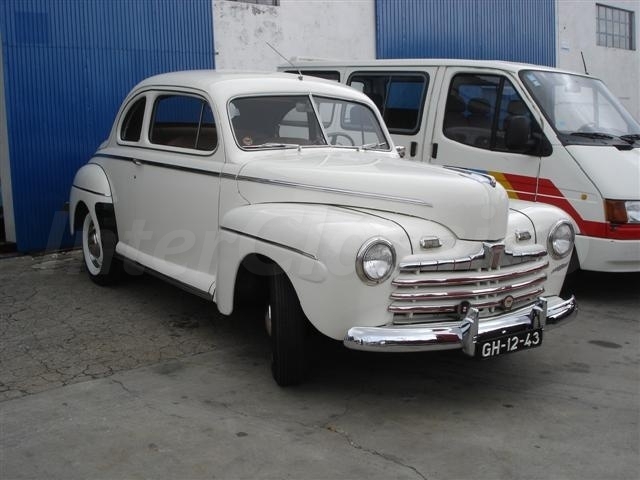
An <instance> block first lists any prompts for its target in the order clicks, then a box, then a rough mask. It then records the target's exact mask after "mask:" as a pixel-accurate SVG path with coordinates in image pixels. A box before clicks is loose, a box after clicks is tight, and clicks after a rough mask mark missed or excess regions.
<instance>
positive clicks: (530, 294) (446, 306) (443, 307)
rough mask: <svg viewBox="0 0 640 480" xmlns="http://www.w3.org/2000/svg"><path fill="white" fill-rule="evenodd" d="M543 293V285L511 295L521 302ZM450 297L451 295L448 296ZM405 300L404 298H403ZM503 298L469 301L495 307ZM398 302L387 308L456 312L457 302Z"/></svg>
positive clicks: (474, 304) (486, 306) (473, 304)
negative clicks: (437, 303)
mask: <svg viewBox="0 0 640 480" xmlns="http://www.w3.org/2000/svg"><path fill="white" fill-rule="evenodd" d="M542 293H544V287H540V288H537V289H535V290H533V291H531V292H527V293H525V294H523V295H519V296H517V297H513V300H514V302H521V301H523V300H529V299H531V298H534V297H537V296H538V295H541V294H542ZM449 298H451V297H449ZM405 301H406V300H405ZM502 301H503V299H498V300H491V301H485V302H474V303H471V306H472V307H475V308H479V309H480V308H495V307H500V306H502ZM398 303H399V302H394V303H392V304H391V305H389V307H388V308H387V310H388V311H390V312H392V313H401V314H408V313H414V314H420V313H457V312H458V307H459V306H460V304H459V303H455V304H453V303H445V304H441V305H432V304H431V305H421V304H419V303H405V304H400V305H398Z"/></svg>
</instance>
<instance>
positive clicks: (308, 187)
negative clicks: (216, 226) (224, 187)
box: [236, 175, 433, 208]
mask: <svg viewBox="0 0 640 480" xmlns="http://www.w3.org/2000/svg"><path fill="white" fill-rule="evenodd" d="M236 179H237V180H238V181H244V182H254V183H261V184H264V185H276V186H279V187H292V188H301V189H303V190H312V191H315V192H323V193H338V194H341V195H350V196H353V197H363V198H371V199H374V200H391V201H394V202H400V203H409V204H411V205H420V206H422V207H429V208H433V204H431V203H429V202H425V201H423V200H418V199H415V198H407V197H394V196H390V195H381V194H378V193H370V192H358V191H355V190H344V189H341V188H331V187H322V186H319V185H309V184H304V183H296V182H287V181H284V180H269V179H266V178H257V177H247V176H245V175H238V176H237V177H236Z"/></svg>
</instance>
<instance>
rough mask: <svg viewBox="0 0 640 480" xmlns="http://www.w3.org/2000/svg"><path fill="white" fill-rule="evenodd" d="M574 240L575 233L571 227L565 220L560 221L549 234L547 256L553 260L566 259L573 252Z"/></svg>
mask: <svg viewBox="0 0 640 480" xmlns="http://www.w3.org/2000/svg"><path fill="white" fill-rule="evenodd" d="M575 238H576V232H575V230H574V229H573V225H572V224H571V223H570V222H568V221H566V220H560V221H559V222H558V223H556V224H555V225H554V226H553V228H552V229H551V231H550V232H549V238H548V239H547V245H548V247H549V254H550V255H551V256H552V257H553V258H555V259H560V258H564V257H566V256H567V255H569V254H570V253H571V250H573V242H574V240H575Z"/></svg>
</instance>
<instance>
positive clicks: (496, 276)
mask: <svg viewBox="0 0 640 480" xmlns="http://www.w3.org/2000/svg"><path fill="white" fill-rule="evenodd" d="M548 266H549V262H544V263H541V264H539V265H528V266H527V268H522V269H519V270H516V271H512V272H509V271H504V270H497V271H493V272H488V273H478V274H477V275H465V276H459V277H445V278H432V277H431V278H421V277H419V278H398V277H396V278H395V279H394V280H393V281H392V282H391V284H392V285H394V286H396V287H400V288H402V287H423V286H424V287H426V286H441V285H447V286H454V285H466V284H470V283H478V282H495V281H499V280H508V279H511V278H518V277H523V276H525V275H529V274H531V273H536V272H538V271H540V270H544V269H545V268H547V267H548ZM452 274H454V275H455V273H454V272H452Z"/></svg>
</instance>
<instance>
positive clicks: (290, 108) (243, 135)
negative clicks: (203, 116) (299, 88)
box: [229, 95, 390, 150]
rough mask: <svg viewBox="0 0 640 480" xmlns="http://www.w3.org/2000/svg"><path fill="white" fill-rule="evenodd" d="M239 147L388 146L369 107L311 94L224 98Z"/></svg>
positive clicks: (381, 148) (370, 147) (259, 148)
mask: <svg viewBox="0 0 640 480" xmlns="http://www.w3.org/2000/svg"><path fill="white" fill-rule="evenodd" d="M229 117H230V119H231V125H232V127H233V132H234V135H235V138H236V142H237V143H238V145H239V146H240V148H242V149H244V150H263V149H280V148H303V147H312V146H328V145H334V146H338V147H345V148H359V149H366V150H389V149H390V145H389V143H388V141H387V139H386V138H385V136H384V133H383V130H382V127H381V126H380V123H379V122H378V119H377V117H376V115H375V114H374V112H373V110H372V109H371V108H369V107H368V106H367V105H365V104H361V103H358V102H354V101H350V100H344V99H338V98H328V97H315V96H311V95H278V96H260V97H242V98H236V99H234V100H232V101H231V102H229Z"/></svg>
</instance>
